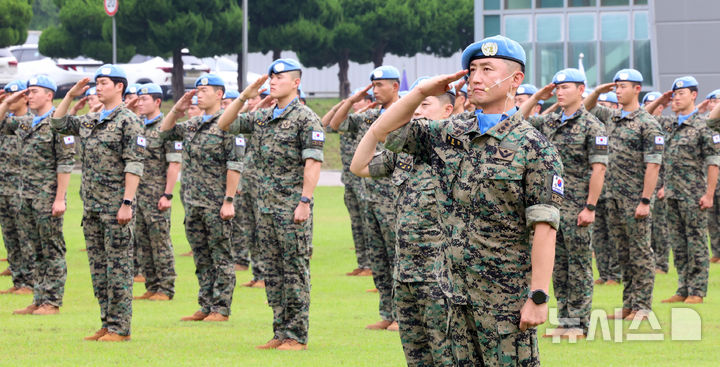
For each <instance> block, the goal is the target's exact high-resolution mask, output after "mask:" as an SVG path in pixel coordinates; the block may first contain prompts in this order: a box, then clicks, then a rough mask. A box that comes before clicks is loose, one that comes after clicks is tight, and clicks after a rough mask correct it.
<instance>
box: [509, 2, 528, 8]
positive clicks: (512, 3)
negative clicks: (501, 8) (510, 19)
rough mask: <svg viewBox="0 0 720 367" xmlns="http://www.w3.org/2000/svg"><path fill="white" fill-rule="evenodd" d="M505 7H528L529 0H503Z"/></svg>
mask: <svg viewBox="0 0 720 367" xmlns="http://www.w3.org/2000/svg"><path fill="white" fill-rule="evenodd" d="M505 9H530V0H505Z"/></svg>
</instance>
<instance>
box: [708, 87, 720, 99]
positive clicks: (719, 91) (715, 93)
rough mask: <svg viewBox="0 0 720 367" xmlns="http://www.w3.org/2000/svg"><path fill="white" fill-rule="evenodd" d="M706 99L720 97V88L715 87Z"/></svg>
mask: <svg viewBox="0 0 720 367" xmlns="http://www.w3.org/2000/svg"><path fill="white" fill-rule="evenodd" d="M705 99H720V89H715V90H714V91H712V92H710V94H708V95H707V97H705Z"/></svg>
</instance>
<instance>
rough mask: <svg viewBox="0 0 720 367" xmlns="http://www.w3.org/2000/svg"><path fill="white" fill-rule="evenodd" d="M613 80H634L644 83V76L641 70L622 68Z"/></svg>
mask: <svg viewBox="0 0 720 367" xmlns="http://www.w3.org/2000/svg"><path fill="white" fill-rule="evenodd" d="M613 82H634V83H642V82H643V76H642V74H640V72H639V71H637V70H635V69H622V70H620V71H618V72H617V73H615V77H614V78H613Z"/></svg>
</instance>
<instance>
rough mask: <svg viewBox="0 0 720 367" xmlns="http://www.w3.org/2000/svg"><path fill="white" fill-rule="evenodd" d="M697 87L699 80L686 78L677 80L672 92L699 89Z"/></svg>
mask: <svg viewBox="0 0 720 367" xmlns="http://www.w3.org/2000/svg"><path fill="white" fill-rule="evenodd" d="M697 86H698V82H697V79H695V78H693V77H691V76H684V77H682V78H677V79H675V81H674V82H673V86H672V90H677V89H682V88H690V87H697Z"/></svg>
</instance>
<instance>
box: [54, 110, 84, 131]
mask: <svg viewBox="0 0 720 367" xmlns="http://www.w3.org/2000/svg"><path fill="white" fill-rule="evenodd" d="M90 119H91V117H90V115H89V114H88V115H85V116H70V115H65V116H63V117H60V118H55V117H51V118H50V127H51V128H52V129H53V130H55V131H56V132H58V133H60V134H67V135H78V134H79V133H80V123H81V122H82V121H85V120H90Z"/></svg>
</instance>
